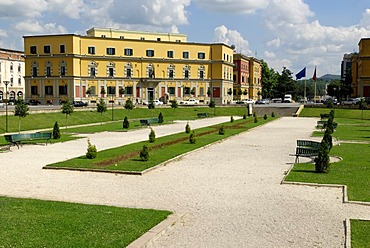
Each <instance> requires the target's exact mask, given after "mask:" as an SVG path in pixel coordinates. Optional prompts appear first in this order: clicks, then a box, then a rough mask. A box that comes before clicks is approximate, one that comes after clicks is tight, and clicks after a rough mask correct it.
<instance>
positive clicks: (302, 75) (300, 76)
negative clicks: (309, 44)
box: [295, 67, 306, 80]
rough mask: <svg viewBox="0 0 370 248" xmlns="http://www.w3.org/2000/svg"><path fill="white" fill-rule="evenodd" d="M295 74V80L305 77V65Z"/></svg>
mask: <svg viewBox="0 0 370 248" xmlns="http://www.w3.org/2000/svg"><path fill="white" fill-rule="evenodd" d="M295 76H296V78H297V79H296V80H298V79H301V78H303V77H306V67H305V68H303V69H302V70H301V71H300V72H298V73H297V74H296V75H295Z"/></svg>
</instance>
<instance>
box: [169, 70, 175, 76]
mask: <svg viewBox="0 0 370 248" xmlns="http://www.w3.org/2000/svg"><path fill="white" fill-rule="evenodd" d="M173 74H174V73H173V69H169V70H168V77H169V78H173Z"/></svg>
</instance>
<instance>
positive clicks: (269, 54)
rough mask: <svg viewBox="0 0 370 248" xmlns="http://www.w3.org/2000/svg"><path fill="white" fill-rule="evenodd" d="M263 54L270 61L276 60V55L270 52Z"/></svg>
mask: <svg viewBox="0 0 370 248" xmlns="http://www.w3.org/2000/svg"><path fill="white" fill-rule="evenodd" d="M263 54H264V55H265V58H268V59H274V58H276V55H275V53H273V52H270V51H265V52H264V53H263Z"/></svg>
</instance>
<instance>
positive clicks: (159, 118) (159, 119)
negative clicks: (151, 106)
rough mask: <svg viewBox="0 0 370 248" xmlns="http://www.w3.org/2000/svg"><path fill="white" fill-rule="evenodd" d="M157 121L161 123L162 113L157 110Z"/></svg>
mask: <svg viewBox="0 0 370 248" xmlns="http://www.w3.org/2000/svg"><path fill="white" fill-rule="evenodd" d="M158 123H163V115H162V112H159V115H158Z"/></svg>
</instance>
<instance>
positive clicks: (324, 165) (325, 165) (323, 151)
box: [315, 139, 330, 173]
mask: <svg viewBox="0 0 370 248" xmlns="http://www.w3.org/2000/svg"><path fill="white" fill-rule="evenodd" d="M329 170H330V158H329V147H328V143H327V142H326V141H325V140H324V139H323V140H322V141H321V143H320V147H319V155H318V156H317V158H315V171H316V172H318V173H327V172H329Z"/></svg>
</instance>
